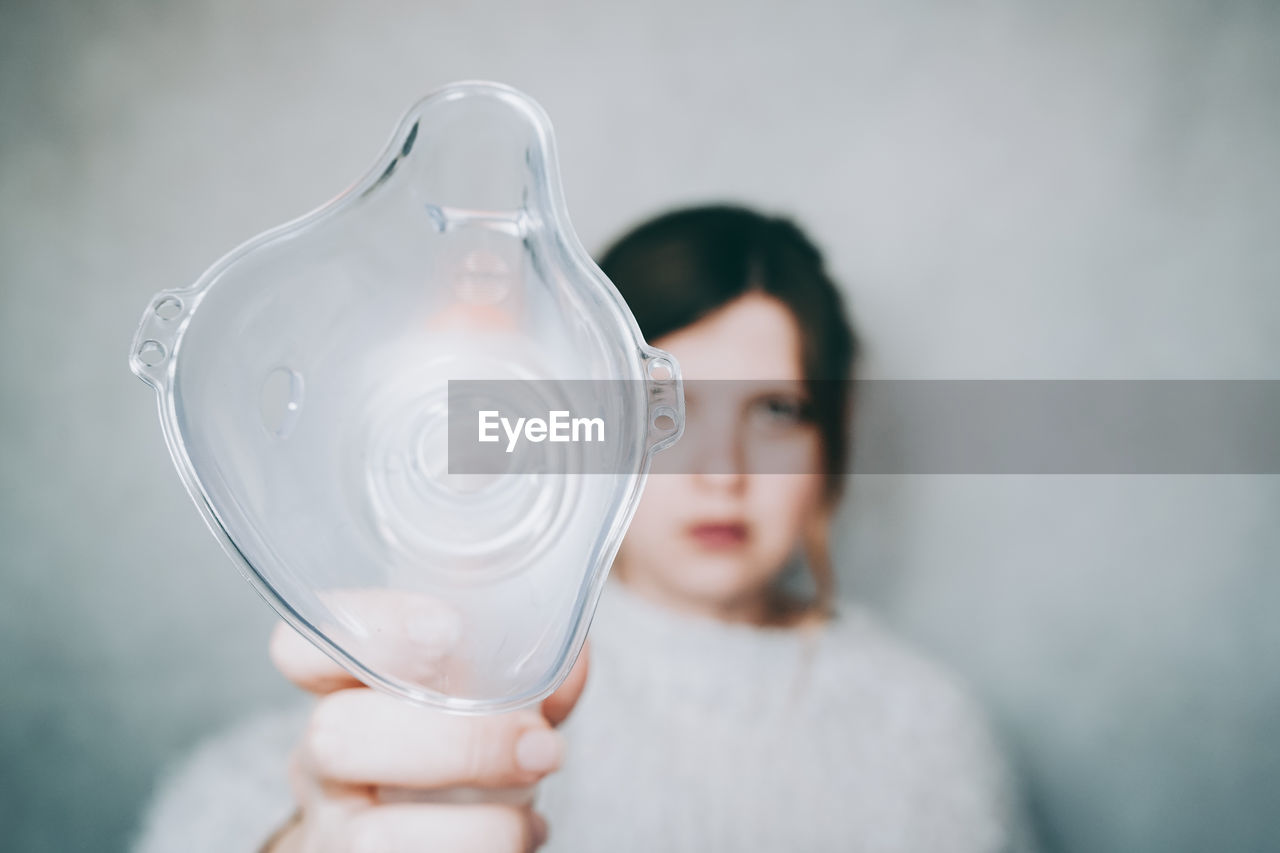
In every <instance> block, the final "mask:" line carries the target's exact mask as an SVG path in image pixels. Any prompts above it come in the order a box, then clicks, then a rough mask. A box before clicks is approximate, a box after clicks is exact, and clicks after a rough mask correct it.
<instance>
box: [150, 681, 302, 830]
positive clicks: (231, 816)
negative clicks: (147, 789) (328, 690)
mask: <svg viewBox="0 0 1280 853" xmlns="http://www.w3.org/2000/svg"><path fill="white" fill-rule="evenodd" d="M308 710H309V707H308V706H307V705H305V704H302V703H299V704H297V705H290V706H287V707H283V708H277V709H272V710H268V711H262V712H258V713H256V714H253V715H251V716H249V717H246V718H244V719H242V720H240V721H238V722H236V723H234V724H233V725H231V726H228V727H227V728H225V729H223V730H221V731H219V732H216V733H215V734H213V735H211V736H209V737H207V738H205V739H204V740H203V741H201V742H199V743H198V744H197V745H196V746H195V748H194V749H192V750H191V751H190V752H189V753H187V754H186V755H184V756H181V757H180V758H179V759H178V760H177V761H175V762H173V763H172V764H170V765H169V766H168V767H167V768H166V769H165V770H164V771H163V772H162V773H161V775H160V777H159V779H158V780H157V784H156V787H155V789H154V792H153V794H152V797H151V800H150V802H149V803H148V804H147V807H146V809H145V810H144V812H143V815H142V821H141V825H140V826H139V829H138V832H137V835H136V837H135V841H134V846H133V850H134V853H161V851H172V850H186V851H190V852H191V853H199V851H210V853H212V851H215V850H216V851H227V850H253V849H257V845H259V844H261V843H262V841H263V839H265V838H266V837H267V836H268V835H269V834H270V833H271V831H272V830H273V829H275V827H276V826H278V825H279V824H280V823H281V822H283V821H284V820H285V819H286V818H287V817H288V815H289V813H290V812H291V811H292V809H293V804H292V795H291V792H290V789H289V779H288V759H289V755H290V753H291V751H292V749H293V746H294V743H295V742H296V741H297V739H298V736H299V735H300V734H301V732H302V728H303V726H304V725H305V723H306V718H307V712H308Z"/></svg>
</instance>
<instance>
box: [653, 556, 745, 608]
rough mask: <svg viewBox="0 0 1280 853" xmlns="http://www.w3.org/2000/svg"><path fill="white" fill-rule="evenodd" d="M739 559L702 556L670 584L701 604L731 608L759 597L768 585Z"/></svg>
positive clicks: (685, 566) (695, 559)
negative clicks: (752, 597)
mask: <svg viewBox="0 0 1280 853" xmlns="http://www.w3.org/2000/svg"><path fill="white" fill-rule="evenodd" d="M758 574H759V573H757V572H753V571H752V570H751V569H750V568H749V567H748V566H745V565H743V564H742V561H741V560H739V559H734V558H732V557H723V558H718V557H706V556H699V557H697V558H693V559H690V560H688V561H685V562H683V565H682V569H681V571H680V573H679V574H678V575H676V576H674V577H670V578H669V579H668V580H669V582H670V584H671V587H672V589H673V590H674V591H676V592H678V593H679V594H680V595H682V596H685V597H687V598H690V599H694V600H696V601H698V602H700V603H702V604H713V605H714V604H728V603H731V602H734V601H738V600H740V599H742V598H745V597H749V596H752V595H756V594H758V593H759V591H760V590H761V589H762V588H763V587H764V586H765V584H766V583H767V582H768V578H761V577H759V576H758Z"/></svg>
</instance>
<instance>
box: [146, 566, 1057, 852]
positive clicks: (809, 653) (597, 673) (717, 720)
mask: <svg viewBox="0 0 1280 853" xmlns="http://www.w3.org/2000/svg"><path fill="white" fill-rule="evenodd" d="M591 643H592V659H591V672H590V675H589V677H588V679H587V687H586V690H585V691H584V693H583V695H582V699H581V700H580V701H579V703H578V706H577V708H576V709H575V710H574V712H573V715H572V716H571V717H570V718H569V720H568V721H567V722H566V723H565V724H564V727H563V731H564V732H565V735H566V737H567V742H568V748H567V753H566V757H565V762H564V766H563V767H562V768H561V769H560V771H558V772H557V773H555V774H553V775H552V776H550V777H548V778H547V779H546V780H544V782H543V783H542V785H541V789H540V790H539V792H538V799H537V804H538V805H537V807H538V809H539V811H541V812H542V813H543V814H544V815H546V817H547V820H548V822H549V824H550V829H551V837H550V840H549V842H548V843H547V846H546V847H545V848H544V849H545V850H547V851H551V853H603V852H604V851H607V853H632V851H634V853H655V851H663V853H682V851H690V853H693V851H697V853H716V851H725V853H757V851H758V853H764V852H765V851H770V853H780V852H781V851H787V852H788V853H790V851H813V853H821V851H842V853H843V852H844V851H867V853H871V851H885V853H888V852H889V851H895V853H907V851H911V853H940V851H950V852H951V853H985V851H1010V850H1027V849H1030V848H1031V847H1032V845H1031V843H1030V838H1029V834H1028V833H1027V832H1026V827H1025V823H1024V822H1023V821H1022V820H1021V819H1020V817H1021V815H1020V813H1019V809H1018V807H1017V798H1016V796H1015V791H1014V789H1013V786H1012V785H1011V784H1010V781H1009V778H1008V775H1007V773H1006V769H1005V764H1004V762H1003V761H1002V760H1001V756H1000V754H999V752H998V751H997V749H996V747H995V743H994V741H993V739H992V738H991V736H990V733H989V731H988V729H987V727H986V725H985V723H984V721H983V718H982V716H981V714H980V713H979V711H978V709H977V707H976V706H975V705H974V704H973V702H972V701H971V700H970V699H969V698H968V696H967V694H966V693H965V692H964V690H963V689H962V688H961V687H960V686H959V685H958V684H957V683H956V681H955V680H954V679H953V678H952V677H951V676H950V675H948V674H947V673H946V672H944V671H942V670H941V669H940V668H939V667H938V666H936V665H935V664H932V663H930V662H928V661H926V660H924V659H922V658H921V657H919V656H918V655H916V654H914V653H913V652H911V651H910V650H908V649H907V648H906V647H905V646H904V645H902V644H901V643H900V642H899V641H897V640H896V639H894V638H893V637H892V636H891V635H890V634H889V633H888V632H887V631H886V630H885V629H884V628H883V627H882V626H881V625H880V624H878V623H877V621H876V620H875V619H874V618H873V617H872V616H871V615H870V614H869V613H868V612H867V611H866V610H865V609H863V608H861V607H858V606H856V605H852V604H846V605H844V606H843V607H842V608H841V609H840V612H839V616H838V617H837V618H836V619H835V620H833V621H832V622H830V623H829V624H828V625H826V626H825V627H823V628H822V629H821V630H820V631H818V632H817V633H814V634H805V633H802V632H800V631H794V630H783V629H761V628H754V627H749V626H746V625H728V624H724V623H721V622H715V621H711V620H707V619H702V618H698V617H692V616H687V615H683V614H678V613H673V612H671V611H669V610H667V609H665V608H662V607H659V606H657V605H655V604H652V603H650V602H648V601H647V600H645V599H642V598H639V597H638V596H636V595H635V594H634V593H631V592H629V591H627V590H626V588H625V587H622V586H621V585H620V584H618V583H616V582H610V583H609V584H608V585H607V589H606V592H605V594H604V596H603V597H602V599H601V603H600V607H599V609H598V611H597V614H596V619H595V622H594V623H593V626H592V630H591ZM308 708H309V702H308V703H307V704H299V705H298V706H297V707H296V708H287V709H283V710H280V711H274V712H268V713H262V714H259V715H257V716H256V717H253V718H250V719H248V720H246V721H245V722H243V723H241V724H240V725H238V726H236V727H233V728H232V729H230V730H228V731H226V732H225V733H222V734H219V735H217V736H215V737H213V738H211V739H209V740H207V741H206V742H204V743H203V744H201V745H200V746H199V747H198V748H197V749H196V750H195V752H194V753H193V754H192V755H190V756H189V757H187V758H186V759H185V760H184V761H183V762H182V763H180V764H179V765H177V766H176V767H174V768H173V769H172V770H171V771H170V772H169V773H168V774H166V776H165V778H163V779H162V780H161V784H160V786H159V788H158V790H157V794H156V797H155V799H154V801H153V802H152V804H151V806H150V808H149V809H148V811H147V813H146V815H145V816H144V821H143V825H142V827H141V830H140V834H139V837H138V841H137V845H136V847H135V853H177V851H182V853H236V851H245V853H251V851H255V850H256V849H257V848H258V845H259V844H261V842H262V841H263V839H264V838H266V836H267V835H269V834H270V832H271V830H272V829H273V828H274V827H275V826H277V825H278V824H279V823H281V822H282V821H283V820H284V819H285V818H286V817H287V816H288V814H289V813H290V811H292V803H291V799H290V793H289V788H288V784H287V782H286V777H285V766H286V760H287V757H288V753H289V751H290V750H291V749H292V747H293V745H294V743H295V741H296V740H297V738H298V736H299V734H300V733H301V730H302V726H303V723H304V720H305V717H306V714H307V711H308Z"/></svg>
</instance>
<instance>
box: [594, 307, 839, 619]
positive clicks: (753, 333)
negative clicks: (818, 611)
mask: <svg viewBox="0 0 1280 853" xmlns="http://www.w3.org/2000/svg"><path fill="white" fill-rule="evenodd" d="M800 342H801V339H800V330H799V329H798V328H797V326H796V322H795V320H794V319H793V317H792V315H791V313H790V311H789V310H788V309H787V308H786V307H785V306H784V305H783V304H782V303H781V302H779V301H778V300H777V299H774V298H773V297H771V296H766V295H763V294H749V295H747V296H743V297H741V298H739V299H737V300H735V301H734V302H731V303H729V304H728V305H726V306H724V307H723V308H721V309H719V310H718V311H716V312H714V313H713V314H711V315H709V316H707V317H705V318H704V319H702V320H700V321H698V322H697V323H695V324H693V325H691V326H687V327H685V328H684V329H681V330H679V331H677V332H674V333H672V334H670V335H667V336H666V337H663V338H661V339H659V340H657V341H655V342H654V343H655V345H656V346H659V347H661V348H663V349H665V350H667V351H668V352H670V353H672V354H673V355H675V357H676V358H677V359H678V360H679V362H680V369H681V373H682V374H683V377H684V379H685V380H686V382H687V383H688V384H686V388H685V406H686V420H685V434H684V437H683V438H681V439H680V441H679V442H678V443H677V444H676V445H675V446H674V447H673V448H671V449H670V450H667V451H664V452H662V453H659V454H658V456H657V457H655V461H654V467H653V473H652V474H651V475H650V477H649V480H648V483H647V485H646V486H645V491H644V496H643V498H642V499H641V501H640V506H639V508H638V509H637V511H636V515H635V518H634V520H633V521H632V522H631V528H630V530H629V532H628V533H627V537H626V539H625V540H624V541H623V544H622V547H621V549H620V550H619V553H618V560H617V562H616V564H615V572H616V573H617V574H618V575H619V576H620V577H621V578H622V580H623V581H624V582H626V583H628V584H629V585H631V586H632V587H634V588H636V589H637V590H640V591H643V592H644V593H645V594H647V595H649V596H650V597H652V598H655V599H658V600H660V601H663V602H664V603H667V604H669V605H671V606H674V607H677V608H679V609H684V610H691V611H699V612H703V613H707V614H710V615H714V616H717V617H719V618H727V619H740V620H748V621H750V620H754V619H757V618H759V616H760V614H761V613H763V611H764V609H765V607H766V605H767V596H768V591H769V589H770V586H771V584H772V582H773V581H774V580H775V579H776V577H777V576H778V574H779V573H780V572H781V571H782V570H783V569H784V568H785V567H786V565H787V562H788V559H789V558H790V557H791V556H792V555H793V554H794V553H795V552H796V551H797V549H798V547H799V544H800V541H801V538H802V533H803V531H804V526H805V524H806V523H812V522H813V521H814V520H815V519H816V518H817V517H818V516H819V515H820V513H821V512H822V510H823V498H822V495H823V475H822V473H821V458H822V454H821V439H820V436H819V434H818V430H817V427H816V426H815V425H814V424H813V423H811V422H810V421H809V420H807V417H806V414H805V410H806V406H805V403H806V400H805V398H804V388H803V378H804V376H803V372H802V369H801V362H800ZM712 380H715V381H712ZM766 472H767V473H766Z"/></svg>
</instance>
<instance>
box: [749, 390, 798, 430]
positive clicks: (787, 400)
mask: <svg viewBox="0 0 1280 853" xmlns="http://www.w3.org/2000/svg"><path fill="white" fill-rule="evenodd" d="M751 417H752V419H753V420H756V421H758V422H760V423H763V424H765V425H768V426H773V427H784V426H793V425H795V424H800V423H804V422H805V421H807V420H809V417H810V411H809V404H808V401H807V400H805V399H804V398H803V397H800V396H798V395H791V394H769V395H767V396H764V397H759V398H757V399H756V400H753V401H752V405H751Z"/></svg>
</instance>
